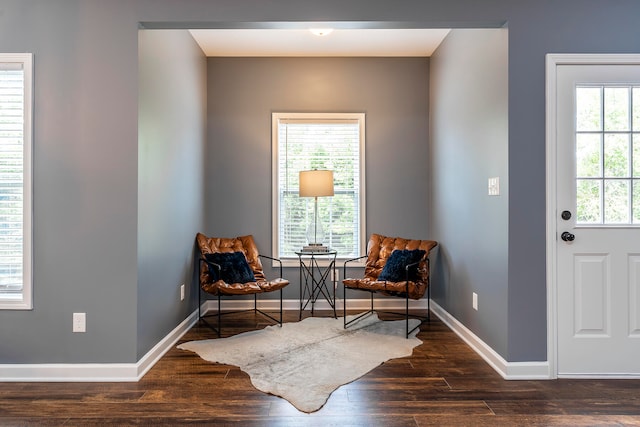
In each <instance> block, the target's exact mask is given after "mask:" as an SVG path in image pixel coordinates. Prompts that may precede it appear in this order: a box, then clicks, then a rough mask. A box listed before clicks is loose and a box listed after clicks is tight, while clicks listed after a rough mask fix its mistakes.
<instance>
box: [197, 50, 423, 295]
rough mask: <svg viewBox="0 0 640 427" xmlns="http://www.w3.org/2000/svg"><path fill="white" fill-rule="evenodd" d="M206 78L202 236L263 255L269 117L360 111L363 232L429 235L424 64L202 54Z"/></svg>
mask: <svg viewBox="0 0 640 427" xmlns="http://www.w3.org/2000/svg"><path fill="white" fill-rule="evenodd" d="M208 82H209V86H208V87H209V100H208V124H209V128H208V129H209V130H208V139H209V146H208V149H209V151H208V155H207V179H206V183H207V184H206V186H207V193H206V197H205V200H206V206H207V208H206V222H207V232H206V233H205V234H207V233H208V235H212V236H224V237H231V236H236V235H242V234H253V235H254V237H255V239H256V243H257V245H258V247H259V248H260V250H261V252H262V253H264V254H267V255H270V254H271V247H272V246H271V243H272V242H271V221H272V214H271V197H272V191H271V159H272V157H271V113H272V112H286V111H297V112H317V111H319V112H364V113H366V148H365V162H366V179H367V182H366V196H367V200H366V204H367V206H366V214H367V217H366V221H367V222H366V224H367V236H368V235H369V234H370V233H373V232H376V233H380V234H387V235H393V236H406V237H413V238H428V237H429V232H428V228H427V227H428V219H429V208H428V205H427V203H428V201H427V189H428V187H429V179H428V176H429V173H428V171H429V170H428V167H427V158H428V145H427V136H428V82H429V61H428V59H427V58H209V59H208ZM363 250H364V248H363ZM363 253H364V252H363ZM273 274H275V273H273ZM359 274H362V272H361V271H360V272H359ZM284 276H285V277H286V278H287V279H289V280H291V281H292V284H291V285H290V286H288V287H287V288H285V290H284V296H285V298H298V297H299V293H300V292H299V286H298V279H299V273H298V269H297V268H293V267H289V268H285V273H284ZM272 277H273V275H272ZM276 296H277V295H267V296H265V297H276Z"/></svg>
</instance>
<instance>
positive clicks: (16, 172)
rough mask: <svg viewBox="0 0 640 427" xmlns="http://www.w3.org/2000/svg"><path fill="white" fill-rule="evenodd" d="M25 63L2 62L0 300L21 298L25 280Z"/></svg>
mask: <svg viewBox="0 0 640 427" xmlns="http://www.w3.org/2000/svg"><path fill="white" fill-rule="evenodd" d="M24 130H25V73H24V69H23V64H22V63H18V62H0V300H9V301H10V300H22V297H23V295H22V291H23V283H24V275H23V267H24V266H23V252H24V221H23V218H24V172H25V168H24V137H25V135H24Z"/></svg>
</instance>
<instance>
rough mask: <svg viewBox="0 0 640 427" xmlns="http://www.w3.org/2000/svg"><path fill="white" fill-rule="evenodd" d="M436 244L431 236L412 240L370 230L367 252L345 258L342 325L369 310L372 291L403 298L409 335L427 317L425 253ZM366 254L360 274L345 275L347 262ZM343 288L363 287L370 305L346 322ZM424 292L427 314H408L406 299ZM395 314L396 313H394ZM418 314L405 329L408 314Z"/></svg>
mask: <svg viewBox="0 0 640 427" xmlns="http://www.w3.org/2000/svg"><path fill="white" fill-rule="evenodd" d="M437 245H438V242H435V241H433V240H412V239H404V238H402V237H387V236H382V235H379V234H372V235H371V238H370V239H369V243H368V244H367V255H364V256H361V257H358V258H353V259H350V260H347V261H345V263H344V275H343V276H342V277H345V279H344V280H343V281H342V284H343V295H344V319H345V320H344V327H345V328H347V326H349V325H350V324H352V323H353V322H355V321H357V320H359V319H360V318H361V317H364V316H366V315H368V314H369V313H373V312H374V309H373V294H375V293H380V294H383V295H388V296H394V297H400V298H404V299H405V301H406V303H405V312H404V313H402V314H403V315H404V316H405V319H406V336H407V338H408V337H409V334H411V333H412V332H413V331H414V330H416V329H417V328H418V327H420V324H422V322H424V321H426V320H429V316H430V312H431V304H430V299H431V292H430V286H429V253H430V252H431V251H432V250H433V249H434V248H435V247H436V246H437ZM363 258H366V259H367V261H366V264H365V268H364V277H362V278H358V279H353V278H347V267H348V264H349V263H351V262H353V261H356V260H360V259H363ZM347 289H353V290H359V291H366V292H369V293H370V296H371V308H370V309H369V310H368V311H366V312H365V313H362V314H360V315H359V316H358V317H356V318H355V319H353V320H350V321H349V322H347ZM425 292H427V316H417V315H410V314H409V299H413V300H419V299H421V298H422V297H423V296H424V294H425ZM396 314H398V313H396ZM410 317H413V318H418V319H419V320H420V324H419V325H418V326H416V327H415V328H413V329H411V330H409V318H410Z"/></svg>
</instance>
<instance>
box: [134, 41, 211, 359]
mask: <svg viewBox="0 0 640 427" xmlns="http://www.w3.org/2000/svg"><path fill="white" fill-rule="evenodd" d="M206 69H207V61H206V58H205V56H204V54H203V53H202V51H201V50H200V48H199V47H198V45H197V44H196V43H195V41H194V40H193V38H192V37H191V35H190V34H189V32H188V31H186V30H143V31H140V33H139V76H140V77H139V96H140V98H139V113H138V114H139V116H138V343H137V346H138V358H139V357H142V356H143V355H144V354H145V353H146V352H147V351H148V350H149V349H150V348H151V347H153V346H154V345H155V344H157V343H158V341H160V340H161V339H162V338H163V337H164V336H165V335H167V333H169V332H170V331H171V330H172V329H173V328H174V327H175V326H176V325H177V324H178V323H180V322H181V321H182V320H183V319H184V318H185V317H186V316H187V315H188V314H189V313H191V312H192V311H193V307H194V305H193V304H194V303H195V301H197V294H196V293H195V292H193V291H192V287H191V284H192V283H193V276H194V267H193V265H194V264H193V249H194V237H195V234H196V233H197V232H198V230H200V229H202V227H203V218H204V216H203V213H204V198H205V197H204V196H205V195H204V161H205V158H204V152H205V144H206V114H207V108H206V107H207V96H206V94H207V73H206ZM183 283H184V284H185V288H186V290H187V293H186V295H185V300H184V301H183V302H180V285H181V284H183Z"/></svg>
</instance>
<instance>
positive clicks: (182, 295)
mask: <svg viewBox="0 0 640 427" xmlns="http://www.w3.org/2000/svg"><path fill="white" fill-rule="evenodd" d="M180 301H184V283H183V284H182V285H180Z"/></svg>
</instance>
